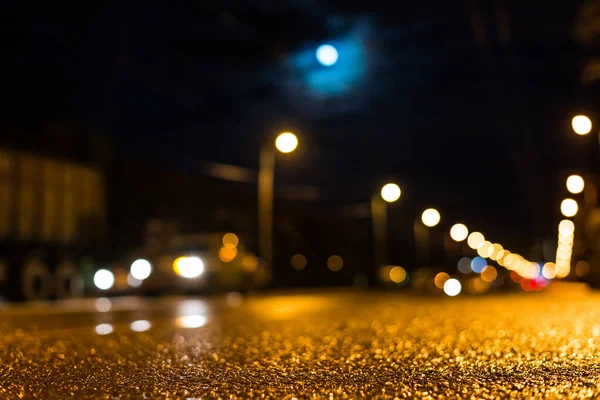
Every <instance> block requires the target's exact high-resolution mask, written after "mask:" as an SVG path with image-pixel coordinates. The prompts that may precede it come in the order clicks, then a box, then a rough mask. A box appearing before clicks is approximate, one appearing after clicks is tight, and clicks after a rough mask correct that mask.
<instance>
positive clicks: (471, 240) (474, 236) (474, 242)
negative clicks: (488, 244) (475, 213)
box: [467, 232, 485, 250]
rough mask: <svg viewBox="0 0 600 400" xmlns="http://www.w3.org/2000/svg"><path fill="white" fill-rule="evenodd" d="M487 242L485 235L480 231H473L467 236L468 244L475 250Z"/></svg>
mask: <svg viewBox="0 0 600 400" xmlns="http://www.w3.org/2000/svg"><path fill="white" fill-rule="evenodd" d="M483 242H485V237H484V236H483V234H481V233H480V232H471V234H470V235H469V237H468V238H467V244H468V245H469V247H470V248H472V249H473V250H477V249H478V248H479V246H481V245H482V244H483Z"/></svg>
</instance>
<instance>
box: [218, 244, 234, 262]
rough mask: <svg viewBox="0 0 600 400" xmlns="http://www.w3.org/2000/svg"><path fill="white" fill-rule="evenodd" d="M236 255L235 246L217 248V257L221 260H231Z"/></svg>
mask: <svg viewBox="0 0 600 400" xmlns="http://www.w3.org/2000/svg"><path fill="white" fill-rule="evenodd" d="M236 256H237V249H236V248H235V247H221V250H219V258H220V259H221V261H223V262H226V263H228V262H231V261H233V260H234V259H235V257H236Z"/></svg>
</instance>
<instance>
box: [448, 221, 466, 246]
mask: <svg viewBox="0 0 600 400" xmlns="http://www.w3.org/2000/svg"><path fill="white" fill-rule="evenodd" d="M468 235H469V230H468V229H467V227H466V226H465V225H464V224H454V225H453V226H452V228H450V237H451V238H452V240H454V241H456V242H462V241H463V240H465V239H466V238H467V236H468Z"/></svg>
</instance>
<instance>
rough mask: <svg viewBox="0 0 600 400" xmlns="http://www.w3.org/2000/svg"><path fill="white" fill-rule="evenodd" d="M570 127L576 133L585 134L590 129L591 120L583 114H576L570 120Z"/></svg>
mask: <svg viewBox="0 0 600 400" xmlns="http://www.w3.org/2000/svg"><path fill="white" fill-rule="evenodd" d="M571 127H572V128H573V131H574V132H575V133H576V134H578V135H587V134H588V133H590V132H591V131H592V120H591V119H589V118H588V117H587V116H585V115H576V116H574V117H573V119H572V120H571Z"/></svg>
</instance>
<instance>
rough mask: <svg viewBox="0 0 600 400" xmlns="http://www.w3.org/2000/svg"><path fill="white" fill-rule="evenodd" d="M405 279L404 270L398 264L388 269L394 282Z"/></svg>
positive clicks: (400, 281)
mask: <svg viewBox="0 0 600 400" xmlns="http://www.w3.org/2000/svg"><path fill="white" fill-rule="evenodd" d="M405 279H406V270H405V269H404V268H402V267H400V266H394V267H392V268H391V269H390V280H391V281H392V282H394V283H402V282H404V280H405Z"/></svg>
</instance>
